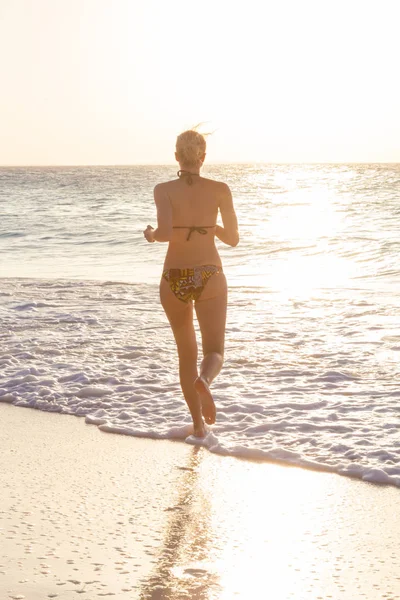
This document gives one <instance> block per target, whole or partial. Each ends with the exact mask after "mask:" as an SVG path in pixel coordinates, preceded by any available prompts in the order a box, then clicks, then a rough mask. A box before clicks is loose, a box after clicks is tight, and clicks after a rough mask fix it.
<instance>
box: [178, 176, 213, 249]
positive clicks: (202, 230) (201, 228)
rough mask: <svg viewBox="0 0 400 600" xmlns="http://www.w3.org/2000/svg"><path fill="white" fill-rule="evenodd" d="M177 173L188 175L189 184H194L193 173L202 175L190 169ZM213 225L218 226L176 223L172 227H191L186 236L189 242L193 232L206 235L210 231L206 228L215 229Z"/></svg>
mask: <svg viewBox="0 0 400 600" xmlns="http://www.w3.org/2000/svg"><path fill="white" fill-rule="evenodd" d="M177 175H178V177H179V178H180V179H181V178H183V177H186V181H187V183H188V184H189V185H192V183H193V180H192V175H197V176H198V177H200V175H199V173H191V172H190V171H184V170H183V169H181V170H180V171H178V172H177ZM213 227H216V225H201V226H199V227H197V226H193V227H188V226H187V225H176V226H175V227H172V229H189V233H188V236H187V238H186V241H187V242H188V241H189V240H190V237H191V235H192V233H194V232H195V231H197V233H200V234H201V235H206V233H208V232H207V231H206V229H213Z"/></svg>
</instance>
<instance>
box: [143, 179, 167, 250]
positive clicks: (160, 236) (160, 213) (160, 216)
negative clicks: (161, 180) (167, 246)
mask: <svg viewBox="0 0 400 600" xmlns="http://www.w3.org/2000/svg"><path fill="white" fill-rule="evenodd" d="M163 188H164V186H163V184H158V185H156V187H155V188H154V202H155V204H156V207H157V229H153V228H152V227H151V225H148V226H147V229H145V230H144V232H143V233H144V237H145V238H146V240H147V241H148V242H169V241H170V239H171V234H172V208H171V202H170V200H169V197H168V195H167V194H166V193H165V191H163ZM164 190H165V188H164Z"/></svg>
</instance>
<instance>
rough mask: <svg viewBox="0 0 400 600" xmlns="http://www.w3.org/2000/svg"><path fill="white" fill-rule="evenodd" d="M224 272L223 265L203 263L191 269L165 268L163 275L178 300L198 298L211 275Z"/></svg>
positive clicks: (187, 300)
mask: <svg viewBox="0 0 400 600" xmlns="http://www.w3.org/2000/svg"><path fill="white" fill-rule="evenodd" d="M219 273H222V267H217V266H216V265H201V266H199V267H192V268H190V269H165V271H163V274H162V276H163V277H164V279H165V280H166V281H168V283H169V287H170V288H171V291H172V292H173V293H174V294H175V296H176V297H177V298H178V300H182V302H189V301H190V300H194V301H196V300H198V299H199V298H200V296H201V294H202V292H203V290H204V288H205V286H206V284H207V282H208V280H209V279H210V277H212V276H213V275H215V274H219Z"/></svg>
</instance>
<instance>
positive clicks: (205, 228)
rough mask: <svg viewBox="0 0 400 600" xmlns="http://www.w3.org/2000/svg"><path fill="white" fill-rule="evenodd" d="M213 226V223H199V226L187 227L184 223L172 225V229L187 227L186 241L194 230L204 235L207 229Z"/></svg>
mask: <svg viewBox="0 0 400 600" xmlns="http://www.w3.org/2000/svg"><path fill="white" fill-rule="evenodd" d="M214 227H215V225H201V226H200V227H197V226H194V227H188V226H186V225H176V226H175V227H172V229H189V233H188V235H187V238H186V241H187V242H188V241H189V240H190V237H191V235H192V233H194V232H195V231H197V233H200V234H201V235H206V233H208V231H207V229H213V228H214Z"/></svg>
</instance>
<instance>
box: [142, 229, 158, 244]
mask: <svg viewBox="0 0 400 600" xmlns="http://www.w3.org/2000/svg"><path fill="white" fill-rule="evenodd" d="M143 235H144V237H145V238H146V240H147V241H148V242H150V243H153V242H155V241H156V240H155V239H154V229H153V227H152V226H151V225H147V227H146V229H145V230H144V231H143Z"/></svg>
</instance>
